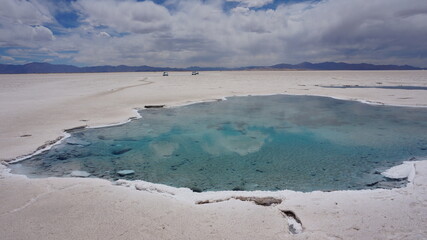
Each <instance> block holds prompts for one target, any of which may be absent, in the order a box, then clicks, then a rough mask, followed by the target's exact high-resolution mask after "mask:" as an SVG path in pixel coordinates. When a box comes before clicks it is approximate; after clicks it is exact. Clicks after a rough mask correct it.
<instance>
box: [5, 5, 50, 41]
mask: <svg viewBox="0 0 427 240" xmlns="http://www.w3.org/2000/svg"><path fill="white" fill-rule="evenodd" d="M0 20H1V24H0V46H25V47H32V46H35V45H37V42H45V41H51V40H53V39H54V38H55V37H54V36H53V33H52V31H51V30H50V29H49V28H47V27H45V26H43V24H45V23H50V22H52V21H53V20H52V16H51V15H50V12H49V10H48V9H47V8H45V7H44V6H43V5H42V4H41V3H39V2H38V1H22V0H4V1H3V2H2V6H1V8H0Z"/></svg>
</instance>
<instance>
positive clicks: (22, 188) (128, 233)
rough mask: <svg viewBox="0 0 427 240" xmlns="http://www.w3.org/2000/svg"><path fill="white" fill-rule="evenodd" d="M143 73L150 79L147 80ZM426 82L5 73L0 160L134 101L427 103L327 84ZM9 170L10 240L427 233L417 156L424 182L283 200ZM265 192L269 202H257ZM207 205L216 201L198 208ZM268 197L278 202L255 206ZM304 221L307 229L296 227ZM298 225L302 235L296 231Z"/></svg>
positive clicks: (420, 79)
mask: <svg viewBox="0 0 427 240" xmlns="http://www.w3.org/2000/svg"><path fill="white" fill-rule="evenodd" d="M146 78H147V79H148V81H150V82H153V83H151V84H148V85H147V84H142V83H146V81H147V79H146ZM118 79H119V80H118ZM426 79H427V73H425V71H390V72H381V71H369V72H360V71H358V72H351V71H342V72H341V71H337V72H327V71H325V72H206V73H204V72H202V73H201V74H200V75H198V76H189V75H188V74H186V73H171V74H170V76H169V77H167V78H165V77H161V76H160V75H159V74H158V73H112V74H72V75H69V74H48V75H1V76H0V82H1V84H2V88H1V89H0V97H1V101H0V122H1V125H0V132H1V133H2V134H1V135H0V152H1V156H0V157H1V159H2V160H5V159H13V158H16V157H17V156H21V155H25V154H29V153H31V152H33V151H34V150H35V149H37V147H39V146H40V145H43V144H44V143H45V142H46V141H50V140H53V139H56V138H57V137H58V136H61V134H62V131H63V129H69V128H73V127H76V126H81V125H82V124H84V125H89V126H97V125H102V124H110V123H115V122H121V121H124V120H126V119H128V118H129V117H135V116H136V115H135V113H133V112H132V109H133V108H140V107H142V106H144V105H148V104H152V105H156V104H166V105H179V104H185V103H188V102H195V101H202V100H206V99H218V98H222V97H224V96H233V95H251V94H276V93H287V94H303V95H319V96H332V97H336V98H341V99H353V100H365V101H369V102H380V103H384V104H392V105H405V106H424V107H425V106H427V94H426V93H425V91H424V90H399V89H357V88H352V89H327V88H321V87H318V86H320V85H346V84H347V85H369V86H372V85H375V84H378V82H380V83H381V84H382V85H390V86H398V85H413V86H426V85H427V83H426ZM46 90H49V91H46ZM64 106H66V108H65V107H64ZM1 168H2V173H1V176H0V202H1V204H0V235H1V236H2V239H49V238H51V239H108V238H115V239H132V238H133V239H141V238H142V239H201V238H203V239H423V238H426V236H427V230H426V229H425V226H426V225H427V204H426V202H427V185H426V183H427V164H426V162H415V163H414V169H415V172H416V174H415V177H414V179H413V181H412V183H411V184H409V185H408V186H407V187H405V188H401V189H393V190H375V191H370V190H365V191H341V192H329V193H324V192H312V193H298V192H291V191H282V192H277V193H275V194H280V196H275V195H271V194H270V193H269V194H267V195H262V196H261V195H257V194H258V193H247V192H237V193H236V192H227V193H224V194H226V195H221V196H220V195H218V193H202V194H197V193H192V192H190V191H189V190H185V191H186V192H187V193H188V194H189V195H191V196H193V197H187V196H186V194H183V195H182V196H185V197H180V196H181V195H180V194H175V193H173V192H172V193H173V194H175V195H173V194H169V193H165V192H162V191H160V192H159V191H157V190H156V188H151V187H150V186H146V185H144V184H142V183H141V184H139V187H137V185H135V188H139V189H140V191H135V190H131V189H129V188H126V187H120V186H114V185H113V184H111V183H110V182H108V181H106V180H100V179H87V178H47V179H28V178H26V177H24V176H18V175H11V174H9V173H7V170H6V168H5V166H1ZM150 189H151V190H150ZM211 194H212V195H211ZM265 197H271V198H272V199H260V198H265ZM224 198H226V199H224ZM274 199H280V200H281V202H280V203H278V202H279V201H278V200H274ZM206 201H208V202H209V201H212V203H206V204H196V202H206ZM263 201H267V202H268V201H273V202H274V203H272V204H271V205H269V206H263V205H259V204H256V202H263ZM293 214H294V215H293ZM292 219H294V220H292ZM297 219H298V221H300V222H301V229H302V232H300V231H299V229H300V228H299V227H298V225H297V224H295V222H296V223H298V221H297ZM290 223H293V224H295V225H292V226H291V224H290ZM23 226H25V227H23ZM292 231H294V232H298V233H299V234H295V235H291V233H292Z"/></svg>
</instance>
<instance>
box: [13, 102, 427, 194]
mask: <svg viewBox="0 0 427 240" xmlns="http://www.w3.org/2000/svg"><path fill="white" fill-rule="evenodd" d="M140 114H141V116H142V119H138V120H134V121H131V122H129V123H126V124H124V125H121V126H114V127H105V128H98V129H83V130H77V131H74V132H72V133H71V137H70V138H67V139H66V140H65V141H63V142H62V143H61V144H59V145H56V146H54V147H52V149H50V150H49V151H46V152H44V153H42V154H39V155H35V156H33V157H31V158H29V159H27V160H25V161H22V162H19V163H18V164H14V165H12V166H11V168H12V171H13V172H15V173H25V174H27V175H29V176H68V175H69V174H70V173H71V172H72V171H73V170H81V171H86V172H88V173H90V174H91V175H92V176H95V177H100V178H106V179H111V180H115V179H119V178H125V179H129V180H135V179H141V180H145V181H149V182H154V183H162V184H166V185H170V186H175V187H188V188H191V189H193V190H194V191H211V190H283V189H289V190H297V191H313V190H323V191H329V190H343V189H366V188H376V187H381V186H384V184H382V183H383V182H385V181H386V179H384V178H383V177H382V176H381V175H380V174H379V173H380V172H382V171H384V170H385V169H387V168H390V167H392V166H394V165H397V164H400V163H401V162H403V161H405V160H411V159H422V158H425V157H426V156H427V109H424V108H405V107H392V106H374V105H368V104H363V103H359V102H354V101H343V100H336V99H332V98H327V97H314V96H289V95H274V96H249V97H230V98H228V99H227V100H226V101H217V102H206V103H197V104H192V105H188V106H182V107H174V108H166V109H146V110H141V111H140ZM121 170H133V171H134V174H130V175H124V176H120V175H119V174H118V172H119V171H121Z"/></svg>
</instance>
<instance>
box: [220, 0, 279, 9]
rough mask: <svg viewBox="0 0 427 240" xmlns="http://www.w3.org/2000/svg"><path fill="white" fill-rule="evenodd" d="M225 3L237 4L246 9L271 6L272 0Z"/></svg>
mask: <svg viewBox="0 0 427 240" xmlns="http://www.w3.org/2000/svg"><path fill="white" fill-rule="evenodd" d="M226 1H227V2H238V3H239V4H240V5H241V6H244V7H248V8H253V7H255V8H260V7H262V6H265V5H267V4H271V3H273V2H274V0H226Z"/></svg>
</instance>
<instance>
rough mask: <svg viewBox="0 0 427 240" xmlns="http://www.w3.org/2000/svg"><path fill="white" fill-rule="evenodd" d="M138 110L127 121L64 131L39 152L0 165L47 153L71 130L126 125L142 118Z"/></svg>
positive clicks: (68, 135) (64, 138) (69, 135)
mask: <svg viewBox="0 0 427 240" xmlns="http://www.w3.org/2000/svg"><path fill="white" fill-rule="evenodd" d="M139 110H141V109H139V108H134V109H132V111H133V112H134V113H135V114H136V116H135V117H130V118H128V120H126V121H123V122H118V123H112V124H105V125H99V126H82V127H75V128H70V129H65V130H64V132H63V133H62V136H59V137H58V138H57V139H55V140H53V141H47V143H48V144H46V146H45V147H43V148H41V149H39V150H36V151H34V152H33V153H31V154H28V155H23V156H19V157H17V158H15V159H12V160H10V161H2V162H1V163H3V164H4V165H6V166H7V165H9V164H14V163H18V162H21V161H24V160H26V159H28V158H31V157H33V156H35V155H38V154H40V153H43V152H45V151H48V150H50V149H51V148H52V147H54V146H56V145H58V144H60V143H62V142H63V141H65V140H66V139H67V138H69V137H71V134H70V133H69V132H72V131H73V130H76V129H85V128H87V129H95V128H105V127H114V126H120V125H124V124H126V123H128V122H130V121H132V120H135V119H140V118H142V116H141V114H140V113H139ZM49 142H53V143H52V144H49ZM42 146H43V145H42Z"/></svg>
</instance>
